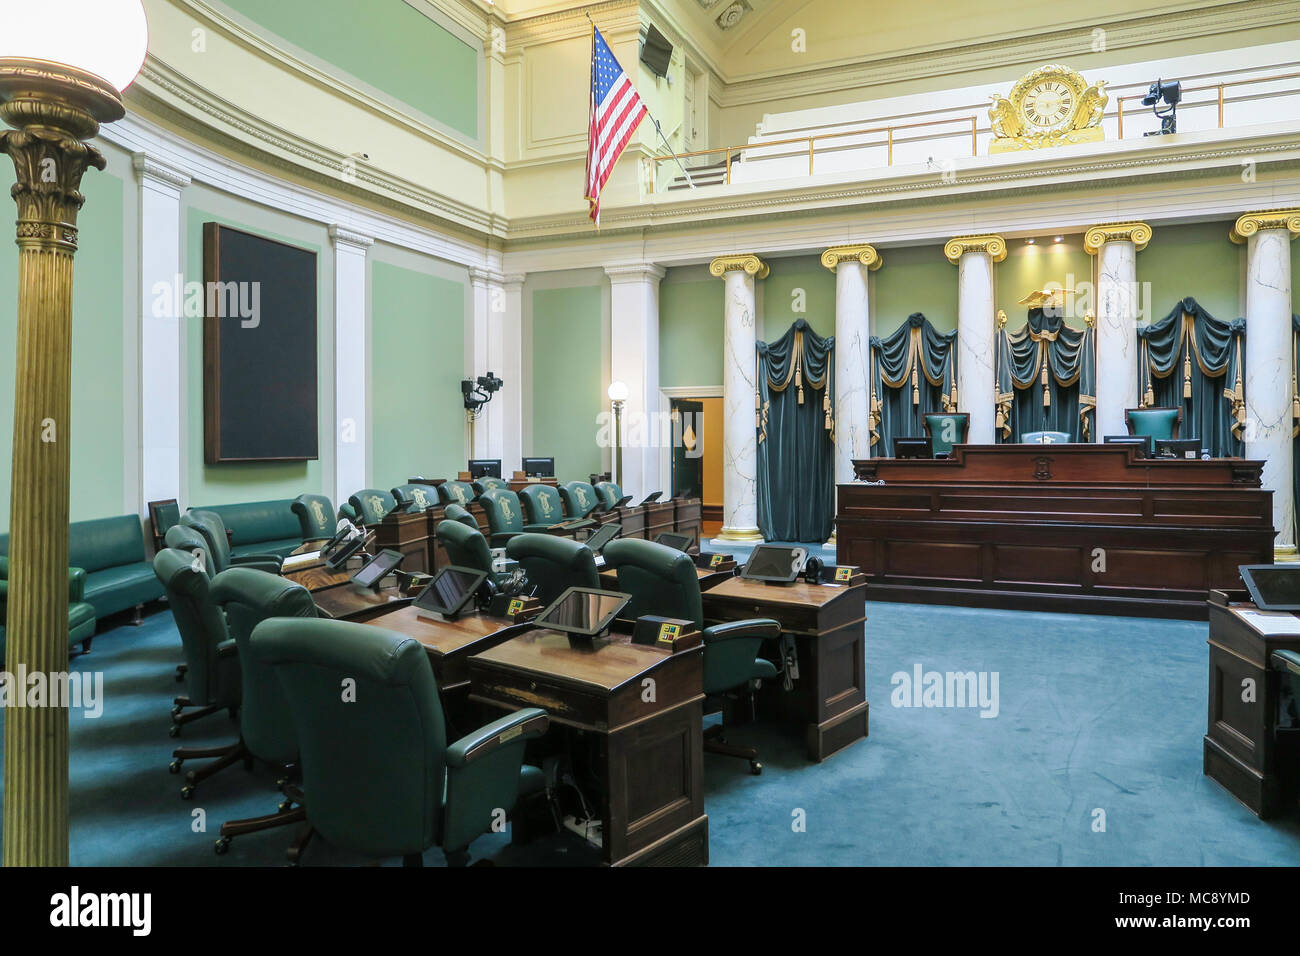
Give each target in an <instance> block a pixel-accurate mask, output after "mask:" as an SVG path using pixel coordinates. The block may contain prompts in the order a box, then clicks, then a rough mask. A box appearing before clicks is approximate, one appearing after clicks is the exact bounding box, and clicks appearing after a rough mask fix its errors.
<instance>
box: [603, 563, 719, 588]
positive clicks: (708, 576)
mask: <svg viewBox="0 0 1300 956" xmlns="http://www.w3.org/2000/svg"><path fill="white" fill-rule="evenodd" d="M695 575H696V577H698V578H699V579H700V590H701V591H707V590H708V589H709V588H711V587H714V586H715V585H718V584H721V583H722V582H723V581H726V580H727V579H728V578H733V577H735V576H736V563H735V562H734V561H732V562H731V564H730V566H729V567H727V568H726V569H725V570H721V571H719V570H716V569H714V568H701V567H699V566H698V565H697V566H696V568H695ZM600 583H601V586H602V587H604V588H607V589H609V590H612V591H616V590H618V572H617V571H613V570H609V571H601V572H600Z"/></svg>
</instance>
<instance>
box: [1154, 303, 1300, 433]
mask: <svg viewBox="0 0 1300 956" xmlns="http://www.w3.org/2000/svg"><path fill="white" fill-rule="evenodd" d="M1292 338H1293V339H1294V332H1293V333H1292ZM1232 347H1233V349H1234V350H1235V351H1236V353H1237V377H1236V380H1235V381H1234V382H1233V383H1232V385H1231V386H1225V387H1224V389H1223V397H1224V398H1226V399H1228V401H1229V402H1231V407H1230V408H1229V410H1228V414H1229V416H1230V417H1231V418H1232V434H1233V436H1234V437H1236V438H1238V439H1240V438H1241V436H1242V433H1243V432H1244V431H1245V428H1246V392H1245V388H1244V387H1243V386H1242V380H1241V376H1242V367H1241V334H1240V333H1233V336H1232ZM1178 351H1180V352H1182V353H1183V361H1182V370H1183V399H1184V400H1186V399H1189V398H1191V397H1192V358H1193V356H1195V358H1196V367H1197V368H1199V369H1200V370H1201V374H1202V375H1204V376H1205V377H1206V378H1227V376H1228V369H1227V366H1224V369H1223V371H1221V372H1212V371H1210V369H1209V368H1208V367H1207V366H1206V364H1205V359H1204V357H1203V356H1202V355H1201V347H1200V346H1199V345H1197V344H1196V316H1194V315H1192V314H1191V313H1190V312H1184V313H1183V317H1182V321H1181V322H1180V323H1179V326H1178ZM1142 358H1143V362H1142V370H1143V372H1145V373H1146V377H1147V382H1146V387H1145V388H1144V389H1143V390H1142V400H1141V401H1140V402H1139V403H1138V407H1139V408H1146V407H1147V406H1149V405H1154V404H1155V403H1156V396H1155V389H1153V388H1152V387H1151V379H1152V378H1159V379H1166V378H1168V377H1169V376H1171V375H1173V374H1174V369H1176V368H1177V367H1178V365H1179V363H1178V362H1174V363H1173V364H1172V365H1170V366H1169V371H1167V372H1163V373H1162V372H1158V371H1156V369H1155V368H1153V367H1152V365H1151V348H1150V343H1149V342H1148V340H1147V339H1146V338H1143V339H1142ZM1291 383H1292V388H1291V391H1292V401H1291V407H1292V415H1293V417H1296V418H1300V395H1296V394H1295V391H1296V390H1295V373H1294V362H1293V363H1292V376H1291Z"/></svg>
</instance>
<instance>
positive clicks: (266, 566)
mask: <svg viewBox="0 0 1300 956" xmlns="http://www.w3.org/2000/svg"><path fill="white" fill-rule="evenodd" d="M181 525H182V526H184V527H186V528H193V529H194V530H195V531H197V532H198V533H199V534H201V535H203V540H204V541H206V542H207V544H208V554H209V555H211V556H212V566H213V568H214V569H215V570H216V573H217V574H220V573H221V572H222V571H225V570H226V569H227V568H233V567H241V568H256V569H258V570H259V571H267V572H269V573H271V574H279V573H280V567H281V565H282V564H283V563H284V559H283V558H282V557H280V555H278V554H243V555H234V554H231V552H230V540H229V539H228V538H227V537H226V525H225V522H223V521H222V520H221V516H220V515H218V514H216V513H215V512H212V511H187V512H185V514H183V515H181Z"/></svg>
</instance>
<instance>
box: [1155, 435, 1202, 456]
mask: <svg viewBox="0 0 1300 956" xmlns="http://www.w3.org/2000/svg"><path fill="white" fill-rule="evenodd" d="M1156 457H1157V458H1194V459H1197V460H1199V459H1200V457H1201V440H1200V439H1199V438H1157V439H1156Z"/></svg>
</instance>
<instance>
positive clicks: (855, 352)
mask: <svg viewBox="0 0 1300 956" xmlns="http://www.w3.org/2000/svg"><path fill="white" fill-rule="evenodd" d="M881 264H882V260H881V258H880V255H879V254H878V253H877V252H876V250H875V249H874V248H872V247H871V246H867V245H859V246H833V247H832V248H830V249H827V250H826V251H825V252H823V253H822V265H824V266H825V267H826V268H827V269H830V270H831V271H832V272H834V273H835V483H836V484H841V483H843V482H846V481H852V480H853V459H855V458H869V457H871V381H870V378H871V326H870V315H871V310H870V307H869V302H868V292H867V272H868V271H875V270H876V269H879V268H880V266H881Z"/></svg>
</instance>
